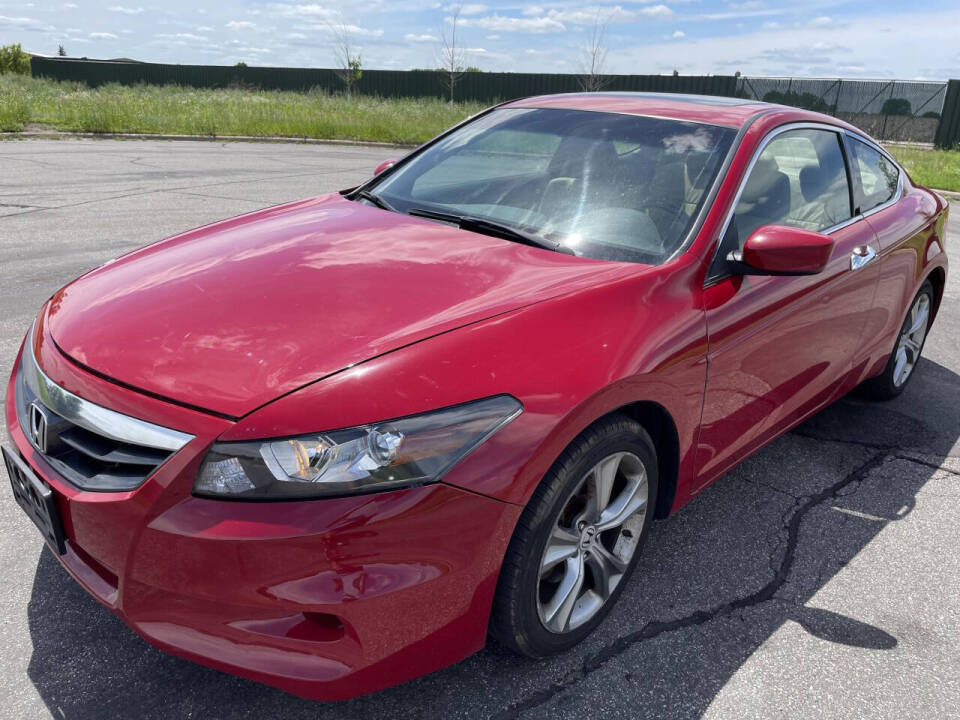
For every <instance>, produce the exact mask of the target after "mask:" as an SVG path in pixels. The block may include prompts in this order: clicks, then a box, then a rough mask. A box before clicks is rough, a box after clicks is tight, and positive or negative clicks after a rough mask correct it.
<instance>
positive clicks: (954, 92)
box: [935, 80, 960, 148]
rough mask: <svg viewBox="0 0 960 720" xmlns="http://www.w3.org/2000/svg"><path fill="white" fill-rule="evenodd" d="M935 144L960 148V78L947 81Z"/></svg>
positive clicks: (941, 146) (942, 146)
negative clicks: (945, 95)
mask: <svg viewBox="0 0 960 720" xmlns="http://www.w3.org/2000/svg"><path fill="white" fill-rule="evenodd" d="M935 144H936V146H937V147H940V148H960V80H951V81H950V82H949V83H947V97H946V99H945V100H944V101H943V113H942V117H941V119H940V127H938V128H937V138H936V141H935Z"/></svg>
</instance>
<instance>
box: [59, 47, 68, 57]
mask: <svg viewBox="0 0 960 720" xmlns="http://www.w3.org/2000/svg"><path fill="white" fill-rule="evenodd" d="M57 56H58V57H66V56H67V51H66V50H64V49H63V45H60V46H59V47H58V48H57Z"/></svg>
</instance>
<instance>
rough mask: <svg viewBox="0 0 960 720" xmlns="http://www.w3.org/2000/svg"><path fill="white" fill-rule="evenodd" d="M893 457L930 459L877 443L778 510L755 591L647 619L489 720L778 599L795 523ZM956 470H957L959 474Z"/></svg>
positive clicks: (502, 719)
mask: <svg viewBox="0 0 960 720" xmlns="http://www.w3.org/2000/svg"><path fill="white" fill-rule="evenodd" d="M813 439H817V440H821V441H823V440H824V439H823V438H813ZM835 442H842V441H835ZM853 443H854V444H862V445H864V446H867V447H869V446H870V445H869V444H867V443H856V442H855V441H853ZM894 459H900V460H906V461H909V462H916V463H917V464H920V465H927V466H931V464H930V463H927V462H924V461H920V460H916V459H914V458H910V457H907V456H903V455H900V454H895V453H891V452H889V448H887V447H881V448H879V452H876V453H874V454H873V455H871V456H870V457H868V458H867V459H866V460H865V461H864V462H863V463H861V464H860V465H858V466H857V467H856V468H854V469H853V470H851V471H850V472H849V473H847V474H846V475H845V476H844V477H843V478H841V479H840V480H839V481H837V482H835V483H833V484H832V485H829V486H828V487H826V488H824V489H822V490H820V491H819V492H817V493H813V494H810V495H803V496H800V497H799V498H797V502H795V503H794V504H793V506H792V507H791V508H790V509H788V510H787V511H786V513H785V514H784V522H783V526H782V528H781V529H782V530H786V534H787V546H786V549H785V550H784V552H783V554H782V556H781V558H780V563H779V565H778V566H777V567H776V569H775V572H774V576H773V577H772V578H771V579H770V580H769V581H768V582H767V583H766V584H765V585H764V586H763V587H761V588H760V589H759V590H756V591H754V592H752V593H750V594H749V595H745V596H744V597H741V598H736V599H734V600H730V601H728V602H725V603H721V604H719V605H716V606H714V607H712V608H709V609H707V610H697V611H696V612H693V613H691V614H689V615H686V616H684V617H682V618H678V619H676V620H669V621H661V620H652V621H650V622H648V623H647V624H646V625H644V626H643V627H642V628H640V629H639V630H637V631H635V632H632V633H628V634H626V635H623V636H621V637H619V638H617V639H616V640H614V641H613V642H611V643H610V644H608V645H607V646H606V647H604V648H602V649H601V650H600V651H599V652H596V653H594V654H593V655H590V656H588V657H587V658H585V659H584V660H583V663H582V664H581V665H580V667H578V668H576V669H574V670H571V671H570V672H568V673H567V674H566V675H565V676H564V677H562V678H561V679H560V680H557V681H556V682H553V683H551V684H550V685H548V686H547V687H545V688H543V689H541V690H538V691H536V692H533V693H531V694H530V695H529V696H527V697H526V698H524V699H523V700H520V701H518V702H516V703H513V704H512V705H510V706H509V707H508V708H506V709H505V710H503V711H501V712H499V713H496V714H495V715H493V716H491V717H492V718H493V719H494V720H510V719H512V718H519V717H521V716H522V715H523V713H525V712H527V711H530V710H534V709H536V708H538V707H541V706H542V705H545V704H546V703H548V702H550V701H551V700H553V699H554V698H556V697H557V696H559V695H561V694H563V693H564V692H566V691H567V690H569V689H571V688H573V687H574V686H576V685H577V684H579V683H580V682H582V681H583V680H585V679H586V678H588V677H589V676H590V675H591V674H592V673H594V672H596V671H597V670H599V669H600V668H602V667H603V666H604V665H606V664H607V663H608V662H609V661H611V660H613V659H614V658H616V657H618V656H619V655H622V654H623V653H624V652H626V651H627V650H628V649H630V648H631V647H632V646H634V645H636V644H637V643H640V642H644V641H646V640H651V639H653V638H656V637H658V636H660V635H664V634H666V633H670V632H674V631H676V630H683V629H686V628H690V627H696V626H699V625H704V624H706V623H708V622H710V621H711V620H714V619H716V618H718V617H723V616H727V615H730V614H732V613H734V612H736V611H739V610H743V609H746V608H749V607H754V606H756V605H760V604H762V603H765V602H769V601H776V600H779V599H780V598H778V597H777V595H776V594H777V592H778V591H779V590H780V589H781V588H782V587H783V586H784V585H786V583H787V580H788V579H789V577H790V573H791V571H792V570H793V565H794V562H795V559H796V552H797V546H798V544H799V540H800V526H801V525H802V523H803V520H804V518H805V517H806V515H807V514H808V513H809V512H810V511H811V510H813V509H814V508H816V507H817V506H819V505H821V504H823V503H824V502H827V501H829V500H832V499H834V498H838V497H843V496H848V495H849V494H850V493H842V491H844V490H847V489H848V488H851V487H853V486H856V485H858V484H859V483H861V482H862V481H863V480H864V479H866V477H867V476H868V475H870V473H872V472H873V471H874V470H876V469H877V468H879V467H880V466H882V465H883V464H885V463H886V462H889V461H891V460H894ZM932 467H936V469H938V470H942V469H943V468H940V467H939V466H932ZM948 472H952V471H948ZM957 474H958V475H960V473H957ZM841 493H842V494H841ZM778 547H779V543H778ZM776 551H777V548H775V549H774V551H773V552H772V553H771V555H775V554H776Z"/></svg>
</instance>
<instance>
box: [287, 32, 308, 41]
mask: <svg viewBox="0 0 960 720" xmlns="http://www.w3.org/2000/svg"><path fill="white" fill-rule="evenodd" d="M286 37H287V40H306V39H307V36H306V35H304V34H303V33H301V32H292V33H287V35H286Z"/></svg>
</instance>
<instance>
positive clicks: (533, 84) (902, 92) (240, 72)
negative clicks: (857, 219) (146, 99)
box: [32, 57, 960, 147]
mask: <svg viewBox="0 0 960 720" xmlns="http://www.w3.org/2000/svg"><path fill="white" fill-rule="evenodd" d="M32 69H33V74H34V75H35V76H39V77H48V78H52V79H55V80H75V81H79V82H84V83H86V84H88V85H91V86H94V87H96V86H98V85H104V84H106V83H120V84H123V85H136V84H138V83H147V84H150V85H184V86H188V87H196V88H224V87H230V86H243V87H257V88H263V89H265V90H299V91H302V90H310V89H312V88H320V89H323V90H327V91H330V92H339V91H342V90H343V87H344V86H343V83H342V82H341V81H340V79H339V77H337V73H336V71H334V70H330V69H320V68H316V69H314V68H271V67H232V66H222V65H162V64H157V63H137V62H111V61H107V60H75V59H72V58H41V57H35V58H33V60H32ZM604 81H605V84H604V87H603V89H604V90H613V91H616V90H621V91H641V92H668V93H669V92H679V93H691V94H694V95H721V96H727V97H743V98H751V99H756V100H764V101H767V102H774V103H781V104H784V105H796V106H798V107H805V108H807V109H810V110H817V111H819V112H826V113H829V114H832V115H836V116H837V117H840V118H842V119H844V120H847V121H848V122H851V123H853V124H854V125H856V126H858V127H860V128H862V129H863V130H865V131H866V132H868V133H870V134H871V135H873V136H874V137H877V138H878V139H880V140H887V141H908V142H910V141H912V142H923V143H931V142H935V144H936V145H937V146H938V147H956V146H958V145H960V81H958V80H951V81H950V82H949V84H948V83H943V82H939V83H938V82H909V81H900V80H841V79H837V78H831V79H822V78H761V77H733V76H729V75H711V76H689V75H686V76H677V75H608V76H606V77H605V78H604ZM579 89H580V82H579V77H578V76H577V75H562V74H547V73H490V72H469V73H463V75H461V76H460V78H459V79H458V81H457V84H456V91H455V97H456V99H457V100H472V101H476V102H483V103H494V102H496V101H498V100H510V99H513V98H518V97H527V96H530V95H543V94H547V93H563V92H576V91H578V90H579ZM355 90H356V92H358V93H361V94H364V95H377V96H380V97H446V94H447V93H448V92H449V86H448V79H447V75H446V73H444V72H442V71H435V70H364V71H363V77H362V78H361V80H360V81H359V82H358V83H357V85H356V86H355Z"/></svg>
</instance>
